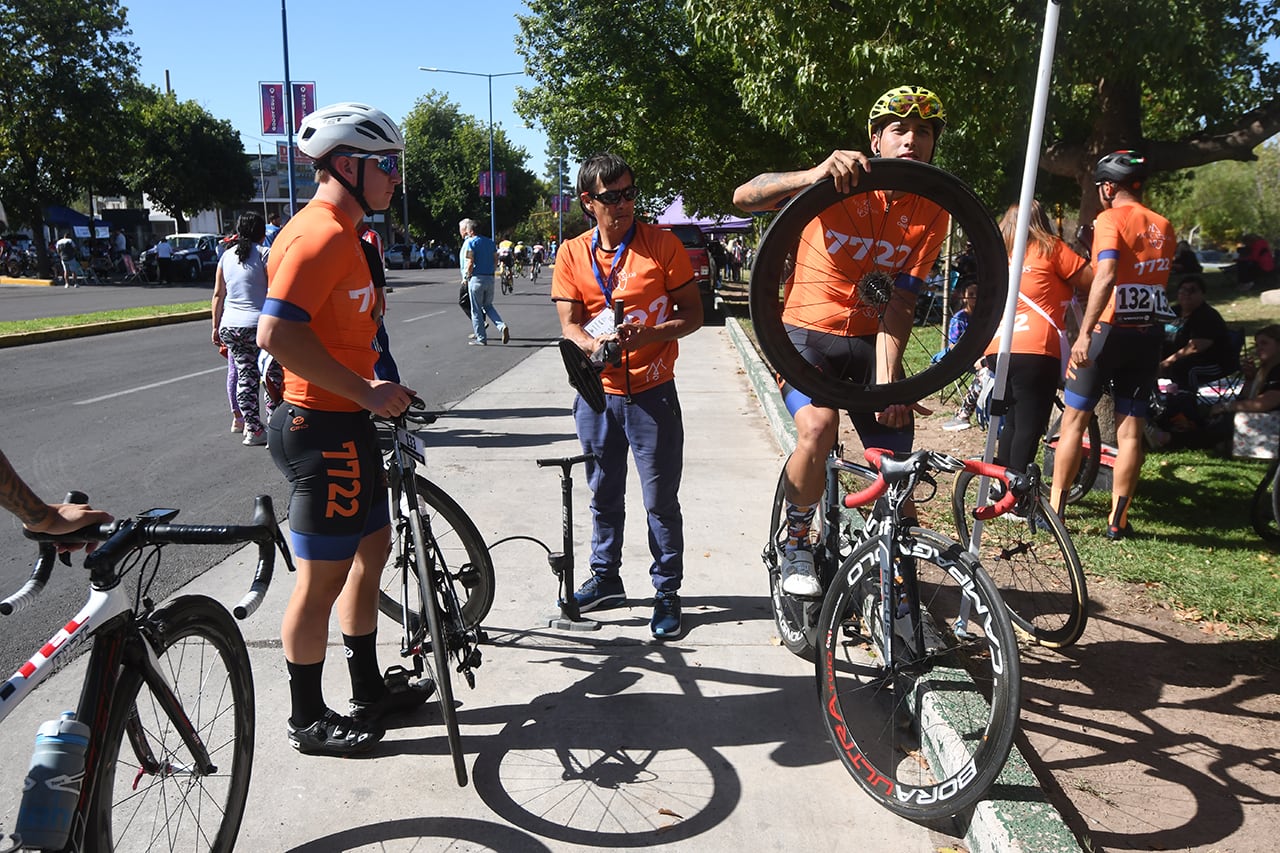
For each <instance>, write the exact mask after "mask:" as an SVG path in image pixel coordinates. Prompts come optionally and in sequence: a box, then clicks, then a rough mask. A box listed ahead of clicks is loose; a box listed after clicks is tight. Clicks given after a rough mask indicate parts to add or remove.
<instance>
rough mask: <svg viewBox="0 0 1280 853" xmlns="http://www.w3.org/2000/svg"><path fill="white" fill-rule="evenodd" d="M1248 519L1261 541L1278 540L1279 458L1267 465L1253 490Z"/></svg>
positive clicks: (1279, 536) (1279, 521) (1275, 541)
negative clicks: (1264, 472)
mask: <svg viewBox="0 0 1280 853" xmlns="http://www.w3.org/2000/svg"><path fill="white" fill-rule="evenodd" d="M1249 520H1250V521H1251V522H1252V523H1253V529H1254V532H1256V533H1257V534H1258V535H1259V536H1261V537H1262V539H1263V541H1265V542H1273V543H1277V542H1280V459H1277V460H1275V461H1273V462H1272V463H1271V464H1270V465H1269V466H1267V473H1266V474H1264V475H1263V477H1262V482H1261V483H1259V484H1258V488H1256V489H1254V490H1253V502H1252V503H1251V504H1250V507H1249Z"/></svg>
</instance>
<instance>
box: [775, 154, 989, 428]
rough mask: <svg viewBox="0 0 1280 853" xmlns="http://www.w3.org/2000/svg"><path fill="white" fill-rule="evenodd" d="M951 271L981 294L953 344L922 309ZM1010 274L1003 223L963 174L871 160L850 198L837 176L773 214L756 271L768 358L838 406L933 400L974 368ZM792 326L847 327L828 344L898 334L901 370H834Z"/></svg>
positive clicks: (870, 407) (878, 352)
mask: <svg viewBox="0 0 1280 853" xmlns="http://www.w3.org/2000/svg"><path fill="white" fill-rule="evenodd" d="M904 225H905V227H904ZM962 256H963V263H962V262H961V261H962ZM961 271H963V276H961V275H960V273H961ZM953 272H954V273H956V277H958V279H959V281H961V282H963V283H965V284H969V283H975V284H977V285H978V288H979V292H978V301H977V304H976V305H975V306H974V308H973V310H972V312H971V316H970V319H969V326H968V328H967V329H966V330H965V332H964V333H963V335H961V337H960V339H959V340H958V342H957V343H956V344H955V345H954V346H952V347H950V348H946V347H945V346H944V345H945V344H946V339H947V335H946V324H945V323H928V322H926V323H925V324H923V325H915V320H914V315H915V306H916V302H917V301H918V299H924V298H926V297H927V294H926V291H932V290H945V289H946V288H947V287H948V280H949V279H950V278H951V277H952V273H953ZM798 279H800V280H801V281H800V283H797V280H798ZM1008 279H1009V261H1008V258H1007V257H1006V254H1005V250H1004V244H1003V242H1002V241H1001V239H1000V234H999V232H998V231H997V230H996V227H995V222H994V220H992V218H991V216H990V215H989V214H988V213H987V211H986V209H985V208H983V206H982V204H981V203H980V202H979V201H978V199H977V198H976V197H975V196H974V195H973V193H971V192H970V191H969V190H968V188H966V187H965V186H964V184H962V183H961V182H960V181H959V179H957V178H955V177H954V176H952V175H950V174H948V173H947V172H944V171H942V170H941V169H938V168H935V167H933V166H929V165H927V164H924V163H917V162H914V161H910V160H893V159H889V160H873V161H872V165H871V171H870V172H866V173H863V174H862V175H861V176H860V177H859V179H858V185H857V186H856V187H855V188H854V190H853V192H852V193H850V194H849V195H843V194H841V193H840V192H838V191H837V190H836V188H835V184H834V183H833V182H832V180H831V179H829V178H828V179H826V180H822V181H819V182H818V183H816V184H814V185H813V186H811V187H809V188H808V189H806V190H805V191H804V192H802V193H800V194H799V195H797V196H796V197H795V198H794V199H792V201H791V202H790V203H789V204H788V205H787V206H786V207H785V208H783V210H782V211H781V212H780V213H778V215H777V216H776V217H775V218H774V220H773V222H772V224H770V226H769V229H768V231H766V232H765V235H764V239H763V240H762V241H761V244H760V250H759V253H758V254H757V256H756V260H755V264H754V266H753V267H752V271H751V283H750V304H751V322H752V324H753V327H754V329H755V333H756V337H757V339H758V341H759V343H760V349H761V351H762V352H763V353H764V356H765V358H766V359H767V360H768V361H769V363H770V364H771V365H772V366H773V368H774V370H776V371H777V372H778V373H779V374H780V375H781V376H782V377H783V378H784V379H786V380H787V381H788V382H789V383H791V385H793V386H794V387H795V388H797V389H798V390H799V391H801V392H803V393H804V394H807V395H808V396H809V397H811V398H812V399H813V400H814V401H815V402H817V403H819V404H822V405H826V406H830V407H832V408H844V409H853V410H857V411H879V410H881V409H884V408H885V407H886V406H888V405H890V404H894V403H912V402H916V401H918V400H923V399H924V398H926V397H928V396H929V395H930V394H934V393H937V392H938V391H940V390H942V388H944V387H945V386H946V385H947V383H949V382H952V381H954V380H955V379H956V378H958V377H959V376H960V375H961V374H963V373H964V372H965V371H966V370H968V369H970V368H971V367H972V366H973V363H974V361H975V360H977V358H978V357H979V356H980V355H981V353H982V351H983V350H984V349H985V347H986V346H987V344H988V343H989V342H990V341H991V336H992V334H993V333H994V332H995V330H996V326H997V325H998V324H999V322H1000V315H1001V313H1002V312H1003V310H1004V301H1005V294H1006V293H1007V292H1008V288H1009V281H1008ZM922 282H923V285H922V284H921V283H922ZM899 285H903V286H899ZM913 290H914V291H916V292H917V294H918V295H913V294H912V291H913ZM855 296H856V297H857V299H858V301H857V305H858V307H857V308H856V310H855V311H851V310H850V303H851V301H853V299H854V297H855ZM784 312H785V314H786V319H787V322H786V324H785V325H784ZM853 324H856V327H855V325H853ZM788 327H791V328H792V329H793V330H794V329H797V328H798V329H799V332H798V334H803V333H804V332H805V331H806V329H818V330H825V331H834V330H836V329H839V330H841V331H834V334H833V335H832V336H828V338H827V340H831V339H832V338H835V339H836V340H838V339H839V338H840V337H841V336H844V335H850V336H853V335H868V334H874V333H879V332H893V333H894V334H895V335H896V336H897V338H898V339H899V345H900V346H901V350H902V357H901V370H900V374H899V375H897V376H896V378H894V379H893V380H892V381H889V382H885V383H877V382H876V381H875V379H876V377H875V375H874V372H872V373H870V374H869V375H862V376H852V377H846V376H842V375H838V374H837V373H835V372H834V371H828V372H824V371H823V370H822V369H821V368H820V367H817V366H814V365H813V364H811V363H809V361H807V360H806V359H805V357H804V356H803V355H802V354H801V352H800V351H799V350H798V349H797V346H796V343H795V342H794V341H793V340H792V338H791V336H790V334H789V331H788ZM802 327H803V328H802ZM868 330H869V331H868ZM846 340H848V341H850V342H851V345H852V344H853V342H854V339H853V337H848V338H846ZM883 344H884V342H883V341H880V340H878V341H877V343H876V345H875V347H876V348H875V357H876V358H877V359H881V358H886V357H888V356H886V353H885V351H884V348H883ZM832 357H833V358H835V357H837V356H835V355H833V356H832Z"/></svg>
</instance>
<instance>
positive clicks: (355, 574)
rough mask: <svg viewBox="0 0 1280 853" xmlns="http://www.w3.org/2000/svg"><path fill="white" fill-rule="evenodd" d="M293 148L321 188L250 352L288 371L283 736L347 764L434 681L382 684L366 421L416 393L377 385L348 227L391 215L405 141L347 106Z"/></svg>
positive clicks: (276, 418)
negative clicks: (336, 670) (337, 673)
mask: <svg viewBox="0 0 1280 853" xmlns="http://www.w3.org/2000/svg"><path fill="white" fill-rule="evenodd" d="M298 147H299V149H301V151H302V153H303V154H306V155H307V156H308V157H310V158H312V159H313V160H314V161H315V165H316V182H317V183H318V185H319V186H318V189H317V190H316V194H315V197H314V198H313V199H312V200H311V201H310V202H309V203H308V204H307V206H306V207H304V208H303V209H302V210H301V211H299V212H298V214H297V215H296V216H294V217H293V218H292V219H291V220H289V222H288V224H286V225H285V226H284V227H283V228H282V229H280V232H279V233H278V234H277V235H276V237H275V239H274V240H273V241H272V244H271V256H270V259H269V261H268V267H267V274H268V280H269V286H268V290H267V300H266V303H265V305H264V306H263V309H262V316H261V319H260V321H259V324H258V343H259V345H260V346H261V347H262V348H263V349H265V350H267V351H268V352H270V353H271V355H272V356H274V357H275V358H276V360H278V361H279V362H280V364H281V365H282V366H283V367H284V392H283V393H284V400H283V402H282V403H281V404H280V406H279V407H278V408H277V409H276V411H275V414H274V415H273V416H272V418H271V423H270V425H269V427H268V430H267V436H268V440H267V444H268V447H269V449H270V451H271V456H272V459H273V460H274V461H275V463H276V466H277V467H278V468H279V469H280V471H281V472H282V473H283V474H284V475H285V477H287V478H288V479H289V481H290V482H291V483H292V484H293V494H292V497H291V498H290V502H289V525H290V527H291V528H292V541H293V548H294V553H295V554H296V555H297V558H298V559H297V568H298V573H297V583H296V585H295V587H294V590H293V594H292V596H291V597H290V599H289V603H288V606H287V607H286V609H285V615H284V622H283V625H282V626H281V639H282V641H283V645H284V655H285V662H286V664H287V666H288V670H289V691H290V695H291V700H292V705H291V713H290V716H289V721H288V725H287V731H288V736H289V741H290V743H291V744H292V745H293V747H294V748H295V749H297V750H298V751H299V752H302V753H307V754H320V755H348V754H351V753H355V752H360V751H363V750H366V749H368V748H370V747H372V746H373V745H374V744H375V743H377V742H378V741H379V740H380V739H381V738H382V736H383V734H384V731H385V730H384V728H383V726H382V722H381V721H382V719H383V718H384V717H386V715H388V714H390V713H395V712H400V711H405V710H408V709H411V708H414V707H417V706H419V705H421V704H422V703H423V702H425V701H426V700H427V697H428V696H429V695H430V694H431V692H432V691H433V690H434V688H435V685H434V684H433V683H432V682H431V681H430V679H423V680H422V681H420V682H418V683H416V684H408V683H402V682H388V681H387V680H386V679H385V678H384V676H383V673H382V669H381V668H380V667H379V665H378V658H377V652H376V649H377V633H376V632H377V624H378V608H377V600H378V587H379V578H380V575H381V572H382V566H383V564H384V562H385V560H386V555H387V553H388V551H389V549H390V546H391V531H390V527H389V511H388V507H387V492H386V488H385V487H384V485H383V483H382V481H381V471H382V460H381V457H380V455H379V453H378V447H377V441H376V436H375V432H374V427H373V423H372V421H371V420H370V416H369V415H370V413H371V412H372V413H374V414H378V415H383V416H394V415H398V414H400V413H401V412H403V411H404V410H405V409H406V408H407V407H408V405H409V401H410V400H411V399H412V397H413V396H414V392H413V391H412V390H410V389H409V388H406V387H404V386H403V385H400V384H399V383H396V382H387V381H382V380H379V379H376V378H375V377H374V369H373V368H374V363H375V362H376V361H377V358H378V353H377V352H376V351H375V350H374V348H373V340H374V335H375V333H376V330H377V326H378V319H379V314H380V312H381V307H380V306H381V298H380V294H379V293H378V292H376V290H375V287H374V284H373V280H372V274H371V270H370V265H369V260H368V258H367V257H366V255H365V253H364V250H363V249H362V243H361V240H360V238H359V236H358V232H357V229H358V227H359V225H360V223H361V221H362V220H363V218H364V216H365V215H366V214H369V213H372V212H373V211H376V210H385V209H386V208H387V207H388V206H389V205H390V203H391V196H392V194H393V193H394V192H395V188H396V187H397V186H398V185H399V183H400V155H401V152H402V151H403V150H404V137H402V136H401V135H400V129H399V128H398V127H397V126H396V124H395V122H393V121H392V120H391V119H390V118H388V117H387V115H386V114H385V113H383V112H382V111H381V110H378V109H374V108H373V107H370V106H367V105H365V104H357V103H342V104H334V105H332V106H328V107H324V108H322V109H319V110H317V111H316V112H313V113H312V114H311V115H309V116H307V117H306V119H304V120H303V122H302V127H301V128H300V129H299V134H298ZM335 460H341V463H342V464H334V461H335ZM335 603H336V604H337V605H338V625H339V627H340V629H341V630H342V640H343V645H344V646H345V652H346V658H347V665H348V669H349V674H350V678H351V704H350V710H349V712H348V714H346V715H343V714H339V713H337V712H335V711H333V710H331V709H330V708H329V706H328V705H327V704H326V703H325V699H324V695H323V692H322V690H321V672H322V669H323V666H324V658H325V649H326V647H327V645H328V631H329V617H330V613H331V611H332V610H333V606H334V604H335Z"/></svg>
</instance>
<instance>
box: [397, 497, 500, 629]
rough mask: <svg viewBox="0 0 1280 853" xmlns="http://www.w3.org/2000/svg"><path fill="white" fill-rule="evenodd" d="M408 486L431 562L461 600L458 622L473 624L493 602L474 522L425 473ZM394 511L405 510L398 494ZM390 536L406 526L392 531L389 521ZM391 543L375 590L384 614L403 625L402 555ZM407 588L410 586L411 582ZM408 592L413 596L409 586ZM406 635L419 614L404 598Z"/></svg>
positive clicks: (488, 565)
mask: <svg viewBox="0 0 1280 853" xmlns="http://www.w3.org/2000/svg"><path fill="white" fill-rule="evenodd" d="M414 488H415V489H416V491H417V494H418V508H419V511H420V512H421V513H422V514H423V517H424V519H425V520H426V527H427V528H429V529H430V530H431V535H432V536H433V537H434V541H435V549H436V566H437V569H438V570H439V571H441V572H443V573H444V574H445V575H446V576H447V577H448V578H449V579H450V581H452V582H453V583H454V585H455V588H457V589H458V598H459V601H460V604H461V612H462V623H463V625H464V626H465V627H466V628H467V629H468V630H470V629H472V628H476V627H479V625H480V623H481V622H482V621H483V620H484V618H485V617H486V616H488V615H489V608H491V607H492V606H493V593H494V585H495V580H494V574H493V560H492V558H491V557H490V555H489V548H488V546H487V545H485V542H484V537H483V536H481V535H480V531H479V530H477V529H476V526H475V523H474V522H473V521H472V520H471V518H470V517H469V516H468V515H467V514H466V512H464V511H463V509H462V507H460V506H458V504H457V502H456V501H455V500H454V499H453V498H451V497H449V495H448V494H446V493H445V491H444V490H443V489H441V488H440V487H439V486H437V485H436V484H435V483H432V482H431V481H430V480H428V479H427V478H426V477H423V476H420V475H415V476H414ZM400 504H401V506H400V515H402V516H407V515H408V513H409V510H408V506H407V503H406V500H405V498H404V497H403V496H401V497H400ZM394 517H395V515H394V513H393V526H392V535H393V536H396V537H397V542H398V540H399V537H401V536H403V535H407V533H408V530H407V528H406V529H404V530H403V531H401V530H398V529H397V526H396V525H395V524H394ZM396 544H397V543H393V544H392V548H391V556H390V557H389V558H388V559H387V563H386V566H385V567H384V568H383V570H382V589H381V591H380V592H379V593H378V609H379V610H380V611H382V612H383V613H384V614H386V615H387V616H389V617H391V618H392V619H394V620H396V621H397V622H400V623H401V624H403V622H404V613H405V610H406V608H404V607H403V606H402V598H403V595H402V593H403V586H402V585H403V571H402V566H403V565H404V559H403V554H402V553H401V552H400V549H398V548H397V547H396ZM411 586H412V585H411ZM409 592H410V593H411V594H413V590H412V589H410V590H409ZM407 610H408V612H409V629H410V631H409V632H410V633H411V634H413V633H417V631H419V630H420V629H421V624H420V623H419V622H418V621H417V620H416V618H415V614H416V613H419V612H421V608H420V607H418V606H417V603H416V602H415V601H410V602H409V607H408V608H407Z"/></svg>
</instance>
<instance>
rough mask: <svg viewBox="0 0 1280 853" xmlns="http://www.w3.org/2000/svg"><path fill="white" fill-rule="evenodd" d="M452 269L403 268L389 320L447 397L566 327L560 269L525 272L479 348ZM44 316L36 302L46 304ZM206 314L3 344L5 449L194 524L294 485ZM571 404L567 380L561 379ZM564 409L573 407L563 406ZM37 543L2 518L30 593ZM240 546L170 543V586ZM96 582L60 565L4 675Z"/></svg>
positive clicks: (423, 388)
mask: <svg viewBox="0 0 1280 853" xmlns="http://www.w3.org/2000/svg"><path fill="white" fill-rule="evenodd" d="M455 275H456V274H455V273H454V272H453V271H452V270H427V271H421V270H410V271H404V272H401V271H393V272H391V273H390V277H389V279H390V284H391V286H392V287H393V292H392V293H391V294H390V295H389V296H388V305H389V309H388V315H387V325H388V330H389V333H390V336H391V341H392V352H393V353H395V354H396V356H397V359H398V361H399V363H400V367H401V373H402V375H403V378H404V381H405V384H407V385H409V386H410V387H411V388H413V389H414V390H416V391H418V392H419V394H421V395H422V396H423V398H424V399H425V400H426V401H427V403H428V404H429V405H430V406H432V407H435V408H448V407H450V406H452V405H453V404H455V403H456V401H458V400H460V399H462V398H463V397H465V396H466V395H468V394H469V393H471V392H472V391H473V390H475V389H476V388H479V387H481V386H483V385H485V384H487V383H488V382H490V381H491V380H493V379H494V378H496V377H497V376H499V375H501V374H503V373H505V372H506V371H507V370H509V369H510V368H511V367H512V366H513V365H515V364H517V363H519V362H520V361H522V360H524V359H525V358H526V357H527V356H528V355H529V354H530V353H532V352H534V351H535V350H536V349H538V348H540V347H542V346H545V345H546V344H547V343H548V342H550V341H552V340H554V339H555V338H556V337H557V336H558V333H557V330H558V323H557V321H556V317H555V312H554V310H553V309H552V307H551V306H550V304H549V302H548V299H549V293H550V278H549V277H545V278H543V279H542V280H540V281H539V283H538V285H537V287H536V288H535V287H534V286H533V285H531V284H530V283H529V282H528V281H526V280H521V281H520V282H518V285H517V291H516V293H515V294H513V295H511V296H500V297H499V303H498V309H499V311H501V312H503V314H504V318H505V319H506V320H507V321H508V323H509V324H510V327H511V329H512V332H513V335H514V337H513V338H512V340H511V343H509V344H507V345H506V346H501V345H497V346H493V345H491V346H489V347H486V348H484V349H481V348H479V347H468V346H467V345H466V335H467V332H468V331H469V325H468V323H467V321H466V319H465V318H464V317H463V316H462V314H461V312H460V311H459V310H458V307H457V285H456V283H455V282H456V278H455ZM211 292H212V287H211V286H210V285H205V286H204V287H183V288H158V287H151V288H143V287H101V288H98V287H82V288H79V289H72V290H65V289H63V288H46V287H22V286H2V287H0V316H3V317H5V318H6V319H8V318H12V317H15V316H16V315H18V314H23V313H25V314H26V315H27V316H55V315H60V314H66V313H81V312H83V311H85V310H102V309H104V308H109V307H123V306H136V305H145V304H168V303H171V302H189V301H194V300H197V299H202V298H207V297H208V296H209V294H210V293H211ZM32 312H35V313H34V314H33V313H32ZM224 364H225V363H224V362H223V361H222V360H221V359H220V358H219V357H218V354H217V351H216V350H214V348H213V345H212V343H211V342H210V340H209V327H208V324H207V323H206V322H204V321H201V322H192V323H183V324H179V325H173V326H160V327H156V328H147V329H140V330H137V331H132V332H121V333H117V334H110V335H100V336H95V337H86V338H77V339H74V340H66V341H53V342H49V343H42V344H34V345H29V346H24V347H14V348H8V349H0V376H4V377H5V380H4V382H3V385H0V448H3V449H4V452H5V454H6V455H7V456H8V457H9V458H10V459H11V460H12V461H13V462H14V464H15V465H16V466H17V468H18V469H19V471H20V473H21V474H22V475H23V477H24V478H25V479H26V480H27V481H28V482H29V483H31V485H32V486H33V487H34V488H35V489H36V490H37V491H38V492H39V493H40V494H41V495H42V496H44V497H46V498H48V499H51V500H52V499H54V498H59V497H61V495H62V494H64V493H65V492H66V490H67V489H68V488H78V489H80V490H82V491H84V492H86V493H88V495H89V496H90V498H91V500H92V501H93V503H94V504H95V505H97V506H102V507H105V508H108V509H110V510H111V511H112V512H115V513H117V514H120V513H128V512H134V511H138V510H142V509H146V508H148V507H151V506H157V505H164V506H173V507H179V508H181V509H182V516H181V520H185V521H196V520H210V521H215V522H234V521H237V520H239V519H241V518H244V517H247V515H248V513H249V511H250V508H251V501H250V499H251V497H252V496H253V495H254V494H257V493H260V492H266V493H268V494H271V495H272V496H273V498H275V499H276V502H277V508H278V510H280V511H281V512H283V510H284V502H285V500H286V499H287V496H288V492H287V490H286V488H285V485H286V484H285V482H284V480H283V478H281V477H280V476H279V474H278V473H277V472H276V469H275V467H274V466H273V465H272V464H271V462H270V460H269V459H268V457H267V452H266V450H265V449H263V448H246V447H241V446H240V445H239V443H238V437H237V436H235V435H234V434H232V433H231V432H230V431H229V426H230V413H229V411H228V406H227V402H226V391H225V381H226V371H225V367H224ZM564 392H565V398H566V401H567V400H568V399H569V394H570V390H569V388H568V386H567V385H566V386H565V389H564ZM566 404H567V403H566ZM33 553H34V552H33V551H32V550H31V548H30V547H29V545H28V544H27V543H26V542H25V540H23V539H22V537H21V535H20V533H19V526H18V525H17V523H16V521H15V520H14V519H13V518H12V517H11V516H9V515H8V514H4V517H3V518H0V590H5V591H8V590H13V589H17V588H18V587H19V586H20V585H21V583H22V581H23V580H24V579H25V578H26V575H27V573H28V572H29V571H30V559H31V556H32V555H33ZM226 553H227V549H217V548H206V549H191V548H187V549H173V550H172V554H171V555H167V556H166V563H165V578H164V579H163V580H162V581H160V582H159V583H160V587H161V588H160V590H159V591H160V592H161V594H164V593H167V592H168V591H170V590H171V589H172V588H174V587H176V586H177V585H179V584H180V583H182V582H185V581H187V580H189V579H190V578H191V577H194V576H195V575H198V574H200V573H201V572H203V571H205V570H206V569H208V567H209V566H212V565H213V564H215V563H216V562H217V561H218V560H220V559H222V558H223V557H225V556H226ZM82 583H83V577H81V576H77V573H75V572H63V573H60V574H59V575H56V576H55V577H54V579H53V581H52V583H51V584H50V588H49V590H48V591H47V592H46V593H45V594H44V595H42V596H41V597H40V598H39V599H37V602H36V605H35V606H33V607H32V608H31V609H29V610H27V611H25V612H23V613H21V614H18V615H17V616H13V617H9V618H7V619H6V620H5V622H4V624H3V631H0V670H3V671H5V672H10V671H12V670H13V668H14V667H15V666H16V665H17V663H19V662H20V661H21V660H22V659H24V658H25V657H27V656H28V655H29V654H30V653H31V651H33V650H34V644H35V642H36V638H39V639H44V638H45V637H48V636H49V635H50V634H52V633H53V629H54V627H55V626H57V625H60V624H62V622H64V621H66V619H67V618H69V617H70V616H71V615H73V613H74V610H73V608H74V607H75V606H76V605H78V604H79V603H80V602H81V601H82V597H81V591H82Z"/></svg>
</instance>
